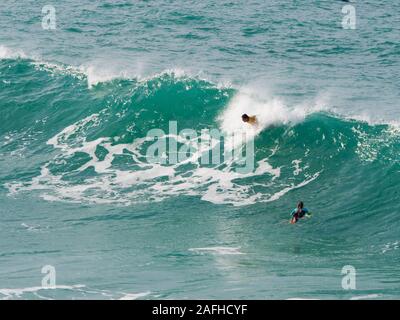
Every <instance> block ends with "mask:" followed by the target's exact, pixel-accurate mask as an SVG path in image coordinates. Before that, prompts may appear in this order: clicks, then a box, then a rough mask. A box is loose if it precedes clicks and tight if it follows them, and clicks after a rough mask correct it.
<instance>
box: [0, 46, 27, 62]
mask: <svg viewBox="0 0 400 320" xmlns="http://www.w3.org/2000/svg"><path fill="white" fill-rule="evenodd" d="M26 57H27V56H26V55H25V53H24V52H23V51H22V50H15V49H11V48H8V47H6V46H3V45H0V60H2V59H18V58H26Z"/></svg>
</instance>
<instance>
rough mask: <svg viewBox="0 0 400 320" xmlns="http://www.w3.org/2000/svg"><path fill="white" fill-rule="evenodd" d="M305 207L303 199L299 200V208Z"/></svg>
mask: <svg viewBox="0 0 400 320" xmlns="http://www.w3.org/2000/svg"><path fill="white" fill-rule="evenodd" d="M303 207H304V203H303V201H299V203H298V204H297V209H303Z"/></svg>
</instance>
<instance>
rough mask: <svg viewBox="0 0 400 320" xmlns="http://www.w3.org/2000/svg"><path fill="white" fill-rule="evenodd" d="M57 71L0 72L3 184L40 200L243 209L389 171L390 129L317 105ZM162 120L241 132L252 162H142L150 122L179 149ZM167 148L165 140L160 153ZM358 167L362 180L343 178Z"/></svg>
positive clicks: (394, 145) (168, 79) (395, 134)
mask: <svg viewBox="0 0 400 320" xmlns="http://www.w3.org/2000/svg"><path fill="white" fill-rule="evenodd" d="M59 69H62V70H64V71H66V70H69V68H53V69H51V70H48V68H44V67H43V65H41V64H37V63H36V64H35V63H32V61H29V60H24V59H23V60H10V61H5V62H4V61H3V62H2V69H1V72H2V73H4V74H5V75H6V76H7V78H8V79H10V80H9V82H3V84H2V87H3V88H2V95H3V96H2V98H3V101H8V103H7V104H6V105H5V106H4V107H3V108H2V117H3V119H5V120H6V123H5V125H3V126H2V129H1V130H2V131H1V132H0V133H1V135H2V140H3V143H2V146H1V148H2V149H1V150H2V153H3V155H4V156H5V159H4V160H5V161H6V164H7V166H5V167H4V168H7V172H8V174H7V175H6V177H5V178H4V179H3V184H4V185H5V186H6V188H7V189H8V191H9V193H10V194H18V193H21V192H24V191H38V193H39V195H40V196H41V197H43V198H44V199H46V200H65V201H73V202H88V203H111V204H114V203H120V204H125V205H129V204H134V203H138V202H139V203H140V202H151V201H161V200H163V199H165V198H171V197H180V196H184V195H187V196H194V197H197V198H199V199H201V200H205V201H210V202H212V203H215V204H233V205H235V206H241V205H250V204H255V203H260V202H270V201H275V200H278V199H279V198H281V197H282V196H284V195H285V194H287V193H288V192H290V191H291V190H293V189H297V188H301V187H304V186H306V185H308V184H309V183H311V182H312V185H313V186H314V188H316V189H321V188H322V186H326V185H329V181H332V179H334V180H336V179H338V180H340V181H346V180H347V179H349V178H350V177H351V180H352V182H351V183H352V184H353V183H354V185H357V186H359V187H360V188H362V189H365V188H367V187H368V185H369V182H368V179H367V177H368V175H369V174H370V173H371V172H372V168H373V167H374V166H375V165H376V163H379V165H380V166H379V171H380V174H381V175H385V174H388V173H389V172H391V171H394V172H395V166H396V165H397V164H398V161H399V156H398V155H399V130H398V129H397V128H396V127H395V126H389V125H374V126H372V125H369V124H368V123H364V122H359V121H355V120H346V119H343V118H340V117H339V116H335V115H333V114H330V113H328V112H326V111H321V110H323V108H324V107H323V106H322V105H319V106H318V105H317V104H315V103H314V105H311V106H310V105H309V106H307V107H304V106H294V107H292V108H290V107H288V106H286V105H285V104H284V102H283V101H281V100H279V99H277V98H275V97H272V98H266V97H263V98H262V97H260V96H259V95H257V93H256V92H254V90H250V89H249V88H244V89H234V88H229V87H228V88H224V87H218V86H216V85H214V84H212V83H210V82H208V81H206V80H201V79H196V78H191V77H189V76H186V75H184V74H180V75H179V74H178V75H177V74H176V73H174V72H173V71H170V72H165V73H161V74H159V75H156V76H154V77H151V78H148V79H145V80H143V79H142V80H138V79H132V80H114V81H111V82H105V83H100V84H98V85H97V86H96V87H95V88H94V89H93V90H89V89H87V87H86V86H85V84H86V82H87V78H88V77H87V76H86V75H84V74H78V76H76V74H74V73H71V72H69V73H67V72H60V71H59ZM13 74H14V77H13ZM11 97H14V98H13V99H10V98H11ZM22 97H23V98H22ZM246 110H251V112H253V114H256V115H257V119H258V122H259V123H258V125H257V126H256V128H255V129H254V128H252V127H251V126H244V125H243V122H242V121H241V117H240V116H241V114H243V113H246ZM247 112H250V111H247ZM170 121H176V124H177V132H179V131H181V130H182V129H193V130H194V131H195V132H197V133H198V136H199V137H200V136H201V132H202V130H204V129H208V130H212V129H218V130H220V131H221V132H224V133H227V134H229V133H231V134H232V133H236V132H239V131H240V130H242V131H243V132H244V133H245V134H247V135H246V137H247V139H249V141H250V140H251V141H254V148H255V150H254V163H255V168H254V170H253V171H252V172H250V173H248V174H242V175H241V174H238V172H237V170H236V169H237V166H238V164H237V163H236V162H235V161H236V160H240V159H233V160H224V159H221V161H219V163H217V164H215V165H212V164H203V163H202V162H201V155H202V154H201V153H198V152H199V150H197V149H196V148H195V149H194V151H193V150H192V152H194V154H193V155H192V157H191V158H188V161H180V162H178V163H177V164H169V162H168V161H167V163H164V164H162V163H161V164H160V163H151V162H149V159H148V157H147V154H146V152H147V151H148V148H149V147H150V146H151V145H152V144H153V143H154V142H155V141H156V139H151V138H149V137H148V132H149V131H150V130H152V129H161V130H162V131H163V132H164V133H165V135H161V136H160V137H158V139H157V140H159V141H164V142H165V143H166V144H169V143H170V142H171V141H174V142H176V143H177V147H178V150H177V151H176V152H178V153H179V150H181V148H182V147H185V145H187V143H186V142H185V141H182V138H181V137H179V136H178V135H177V133H175V136H174V135H171V133H170V124H169V122H170ZM196 139H198V138H195V140H196ZM192 141H193V138H192ZM196 141H197V140H196ZM236 147H237V146H236ZM173 152H175V151H171V150H168V148H167V150H166V155H165V156H166V157H167V158H169V157H172V156H173V154H172V153H173ZM15 155H20V156H24V157H27V156H30V157H32V158H34V159H35V160H36V161H30V163H29V164H27V165H25V166H24V169H23V170H22V171H21V170H20V169H21V168H20V164H18V169H19V170H18V172H16V173H15V174H10V170H9V169H10V167H9V166H12V162H13V158H14V157H15ZM354 170H357V171H359V175H357V177H358V179H355V178H354V177H353V176H351V174H350V173H351V172H353V171H354ZM11 172H12V170H11ZM338 174H341V175H339V176H337V175H338ZM375 174H376V173H375ZM342 187H343V186H338V188H339V190H334V192H339V191H340V190H341V189H342ZM382 187H383V186H381V188H382ZM331 191H332V190H331ZM393 200H394V199H393Z"/></svg>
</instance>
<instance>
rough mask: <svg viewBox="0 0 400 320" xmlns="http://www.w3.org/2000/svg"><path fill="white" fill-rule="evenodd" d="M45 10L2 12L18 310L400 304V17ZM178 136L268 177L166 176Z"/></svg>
mask: <svg viewBox="0 0 400 320" xmlns="http://www.w3.org/2000/svg"><path fill="white" fill-rule="evenodd" d="M46 4H49V3H47V2H42V1H33V0H23V1H11V0H4V1H2V4H1V5H0V6H1V7H0V17H1V19H0V120H1V124H0V298H4V299H17V298H22V299H30V298H34V299H38V298H39V299H49V298H52V299H53V298H56V299H87V298H94V299H121V298H123V299H135V298H143V299H155V298H161V299H175V298H182V299H185V298H201V299H203V298H211V299H214V298H226V299H231V298H237V299H272V298H277V299H290V298H314V299H328V298H333V299H351V298H370V299H375V298H378V299H379V298H389V299H392V298H399V296H400V289H399V288H400V286H399V284H400V276H399V272H398V271H399V262H400V256H399V252H400V250H398V248H399V245H400V236H399V228H400V222H399V221H400V220H399V219H398V217H397V215H398V201H399V200H400V190H399V185H400V165H399V164H400V155H399V152H400V127H399V118H400V109H399V98H400V88H399V83H400V76H399V70H400V41H399V40H400V32H399V31H400V30H399V29H400V27H399V26H400V24H399V13H400V5H399V4H398V3H381V2H378V1H363V2H357V3H353V4H352V5H353V6H354V7H355V9H356V16H357V24H356V29H355V30H345V29H343V28H342V24H341V22H342V18H343V13H342V8H343V6H344V5H346V4H348V3H346V2H342V1H308V2H306V3H305V2H304V1H294V0H293V1H284V2H282V1H211V0H207V1H203V2H198V1H122V0H121V1H101V2H100V1H89V0H84V1H76V0H70V1H67V2H65V1H63V2H61V1H54V2H53V3H51V4H52V5H53V6H54V7H55V9H56V21H57V25H56V29H55V30H44V29H43V28H42V25H41V22H42V17H43V14H42V7H43V6H44V5H46ZM245 112H246V113H249V114H256V115H257V117H258V118H259V120H260V124H259V128H258V129H257V130H256V131H252V130H249V128H247V127H243V124H242V123H241V120H240V116H241V114H242V113H245ZM170 121H176V122H177V125H178V130H181V129H185V128H188V129H193V130H195V131H196V132H197V133H198V134H200V132H201V130H203V129H219V130H221V131H223V132H227V133H230V132H234V131H235V130H237V129H241V128H242V129H243V128H244V129H243V130H245V131H246V132H247V133H250V134H251V141H254V150H255V154H254V164H255V168H254V170H253V171H252V172H251V173H250V174H246V175H242V176H241V175H238V174H237V172H236V171H235V168H236V167H237V166H238V164H237V163H235V162H233V163H230V162H228V161H225V162H223V163H222V164H219V165H207V164H201V163H200V164H199V163H180V164H175V165H173V164H168V163H167V164H163V165H157V164H152V163H149V162H148V161H146V150H147V148H148V146H149V142H148V141H145V139H144V138H145V137H146V135H147V133H148V131H149V130H151V129H156V128H159V129H162V130H163V131H165V132H166V133H168V130H169V122H170ZM173 139H174V138H173V137H169V138H168V141H170V140H173ZM165 156H166V157H169V156H172V154H171V153H170V152H168V151H167V154H166V155H165ZM300 199H301V200H303V201H304V202H305V204H306V206H307V207H308V208H309V209H310V210H311V211H312V212H313V216H312V218H310V219H304V220H302V221H300V222H299V223H298V224H296V225H290V224H288V219H289V213H290V211H291V210H292V209H293V207H294V206H295V205H296V202H297V201H298V200H300ZM46 265H50V266H53V267H54V268H55V270H56V287H55V288H53V289H45V288H42V287H41V284H42V278H43V277H44V276H45V274H43V273H41V271H42V268H43V267H44V266H46ZM346 265H350V266H353V267H354V268H355V270H356V289H354V290H344V289H343V288H342V279H343V275H342V274H341V271H342V268H343V267H344V266H346Z"/></svg>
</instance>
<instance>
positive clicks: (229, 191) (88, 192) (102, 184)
mask: <svg viewBox="0 0 400 320" xmlns="http://www.w3.org/2000/svg"><path fill="white" fill-rule="evenodd" d="M101 114H102V112H100V113H96V114H92V115H90V116H88V117H86V118H84V119H82V120H80V121H78V122H76V123H74V124H72V125H70V126H67V127H66V128H64V129H63V130H62V131H61V132H59V133H58V134H57V135H55V136H54V137H52V138H51V139H49V140H48V141H47V144H49V145H52V146H53V147H54V148H55V149H58V150H59V154H58V155H57V156H56V157H55V158H54V159H53V160H52V161H50V162H49V163H47V164H45V165H43V166H42V168H41V170H40V175H39V176H37V177H34V178H33V179H32V180H31V181H30V182H24V183H21V182H18V181H16V182H12V183H7V184H6V187H7V188H8V190H9V193H10V194H17V193H18V192H20V191H27V190H39V191H40V190H43V193H42V194H41V196H42V197H43V198H44V199H45V200H48V201H69V202H89V203H90V202H92V203H99V204H106V203H120V204H124V205H129V204H132V203H137V202H146V201H162V200H163V199H165V198H169V197H173V196H181V195H187V196H198V197H200V198H201V199H202V200H204V201H209V202H212V203H215V204H232V205H234V206H243V205H250V204H253V203H256V202H270V201H275V200H278V199H279V198H280V197H282V196H283V195H285V194H286V193H288V192H289V191H291V190H294V189H297V188H300V187H303V186H305V185H306V184H308V183H310V182H312V181H313V180H315V179H316V178H317V177H318V175H319V172H318V173H315V174H313V175H310V176H308V177H307V175H305V178H306V179H305V180H303V181H302V182H299V183H297V184H295V183H291V184H287V183H282V182H281V183H278V182H277V180H278V179H279V177H280V174H281V169H280V168H279V167H274V166H272V165H271V164H270V163H269V157H267V158H264V159H262V160H259V161H257V162H256V164H255V169H254V170H253V171H250V172H248V173H245V174H244V173H239V172H237V171H236V170H235V169H234V165H235V159H231V160H229V161H225V162H224V163H223V164H222V165H215V166H201V165H200V162H199V161H198V159H200V157H201V152H200V150H197V151H196V152H194V153H193V154H192V156H191V158H189V159H187V160H186V161H185V162H181V163H177V164H174V165H161V164H156V163H149V162H147V161H146V159H145V155H144V154H143V149H144V144H145V143H147V142H148V141H149V139H148V138H146V137H144V138H138V139H136V140H135V141H134V142H133V143H130V144H115V140H114V139H113V138H109V137H100V138H98V139H96V140H93V141H87V140H86V132H87V130H88V129H90V128H92V127H94V126H99V125H100V124H101ZM169 137H170V138H173V139H176V140H177V141H181V142H182V137H180V136H174V135H169ZM164 138H165V137H164ZM150 140H151V139H150ZM213 145H214V144H211V147H210V149H211V148H212V147H213ZM98 146H101V147H102V148H104V149H106V150H107V151H108V153H107V155H106V156H105V157H104V159H99V158H98V157H97V156H96V149H97V147H98ZM276 148H277V147H276ZM276 148H275V150H272V154H271V155H273V154H274V152H276ZM210 149H209V150H210ZM202 151H204V150H202ZM77 152H79V153H82V152H83V153H86V154H87V155H88V156H89V157H90V160H89V161H87V162H86V163H84V164H82V165H81V166H80V167H79V168H77V169H75V171H74V172H75V173H80V172H83V171H85V170H86V169H88V168H93V169H94V171H95V172H96V173H97V175H96V176H95V177H91V178H88V179H86V180H84V181H83V182H80V183H79V184H74V183H71V182H69V180H65V179H63V173H58V174H53V173H52V172H51V170H50V167H51V165H52V164H53V163H58V164H60V163H65V161H66V159H68V158H69V157H71V156H72V155H74V154H76V153H77ZM120 155H124V156H129V157H131V159H132V161H133V162H134V163H135V165H136V169H135V170H129V169H128V170H122V169H117V168H114V167H113V160H114V159H115V157H118V156H120ZM189 163H191V165H192V168H190V169H186V170H185V171H184V172H183V173H182V171H181V170H180V169H181V168H182V166H183V165H185V164H189ZM68 173H70V172H68ZM68 173H67V174H68ZM257 176H260V177H261V176H263V177H264V180H265V181H266V182H265V183H264V184H259V186H260V187H261V188H263V190H264V191H263V192H261V191H258V192H254V186H253V185H252V184H251V183H249V182H248V181H250V180H249V178H253V177H257ZM160 178H163V179H160ZM280 185H281V187H279V186H280ZM269 190H270V191H269ZM271 191H272V192H271Z"/></svg>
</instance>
